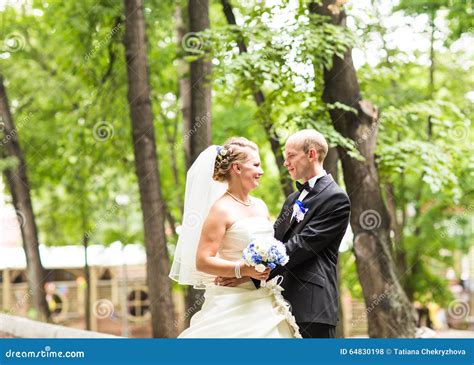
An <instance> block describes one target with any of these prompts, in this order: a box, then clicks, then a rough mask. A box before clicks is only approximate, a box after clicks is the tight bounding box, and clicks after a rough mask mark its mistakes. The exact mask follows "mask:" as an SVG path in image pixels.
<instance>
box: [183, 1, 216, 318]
mask: <svg viewBox="0 0 474 365" xmlns="http://www.w3.org/2000/svg"><path fill="white" fill-rule="evenodd" d="M188 17H189V30H190V32H191V33H190V35H191V34H194V33H197V32H201V31H204V30H206V29H208V28H209V2H208V0H189V1H188ZM198 42H201V40H198ZM211 72H212V67H211V63H210V62H208V61H207V60H205V59H204V58H202V57H200V58H199V59H197V60H195V61H193V62H191V66H190V85H186V81H185V80H182V84H181V85H180V87H182V91H183V93H186V92H187V90H186V88H187V87H188V86H189V87H190V96H191V97H190V100H189V102H190V106H191V108H190V115H189V129H188V130H187V129H186V127H187V123H188V121H187V120H186V119H185V120H184V123H185V128H184V130H185V131H186V132H185V133H187V134H184V138H183V140H184V141H185V153H186V154H187V159H186V162H187V168H188V169H189V167H190V166H191V165H192V164H193V162H194V161H195V160H196V158H197V157H198V156H199V154H200V153H201V152H202V151H204V150H205V149H206V148H207V147H208V146H209V145H210V144H211V130H212V129H211V128H212V125H211V90H212V87H211V83H210V76H211ZM185 102H186V99H183V108H184V106H185ZM184 112H185V110H184V109H183V113H184ZM183 117H185V118H186V116H185V115H184V114H183ZM186 144H188V145H187V147H186ZM187 149H188V151H189V152H187ZM203 295H204V293H203V291H202V290H196V289H194V288H193V287H191V286H189V287H188V289H187V291H186V303H185V304H186V314H187V315H186V317H185V327H188V326H189V321H190V319H191V317H192V315H193V314H194V313H196V312H197V311H198V310H200V309H201V307H202V303H203Z"/></svg>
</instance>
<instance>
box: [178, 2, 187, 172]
mask: <svg viewBox="0 0 474 365" xmlns="http://www.w3.org/2000/svg"><path fill="white" fill-rule="evenodd" d="M174 17H175V24H176V34H177V38H178V47H181V44H182V42H183V39H184V37H185V35H186V30H187V26H186V22H185V21H184V19H183V12H182V9H181V4H179V3H178V4H177V5H176V10H175V14H174ZM177 69H178V88H179V99H180V101H181V115H182V116H183V149H184V157H185V161H186V170H189V168H190V167H191V142H190V138H189V134H190V131H191V81H190V79H189V73H190V70H189V63H188V62H186V61H185V60H183V59H179V60H178V66H177Z"/></svg>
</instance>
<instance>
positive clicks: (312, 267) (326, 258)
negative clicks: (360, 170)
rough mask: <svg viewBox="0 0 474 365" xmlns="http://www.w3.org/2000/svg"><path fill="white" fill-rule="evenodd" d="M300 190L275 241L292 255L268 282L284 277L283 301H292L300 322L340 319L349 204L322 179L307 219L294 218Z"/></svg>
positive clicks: (310, 201) (290, 201)
mask: <svg viewBox="0 0 474 365" xmlns="http://www.w3.org/2000/svg"><path fill="white" fill-rule="evenodd" d="M299 195H300V192H299V191H296V192H294V193H293V194H291V195H290V196H289V197H288V198H287V199H286V201H285V203H284V204H283V208H282V209H281V212H280V215H279V216H278V219H277V220H276V222H275V225H274V229H275V238H276V239H278V240H280V241H282V242H283V243H284V244H285V246H286V249H287V253H288V255H289V257H290V260H289V262H288V263H287V264H286V265H285V266H279V267H277V268H276V269H275V270H273V271H272V273H271V274H270V279H271V278H273V277H275V276H276V275H283V277H284V280H283V282H282V284H281V285H282V286H283V288H284V289H285V291H284V292H283V293H282V294H283V296H284V298H285V299H286V300H287V301H288V302H290V304H291V308H292V312H293V315H294V316H295V317H296V321H297V322H313V323H326V324H330V325H334V326H335V325H336V324H337V321H338V289H337V258H338V252H339V245H340V244H341V240H342V237H343V236H344V234H345V232H346V229H347V226H348V224H349V216H350V201H349V197H348V196H347V194H346V193H345V192H344V191H343V190H342V189H341V188H340V187H339V186H338V185H337V184H336V182H335V181H334V179H333V178H332V176H331V175H326V176H323V177H321V178H320V179H318V180H317V181H316V184H315V185H314V187H313V189H311V191H310V192H309V193H308V195H307V196H306V197H305V198H304V199H303V204H304V206H305V207H306V208H308V211H307V213H306V214H305V217H304V219H303V220H302V221H301V222H297V221H296V219H293V220H292V221H291V222H290V219H291V215H292V213H293V204H294V202H295V201H296V199H297V198H298V197H299Z"/></svg>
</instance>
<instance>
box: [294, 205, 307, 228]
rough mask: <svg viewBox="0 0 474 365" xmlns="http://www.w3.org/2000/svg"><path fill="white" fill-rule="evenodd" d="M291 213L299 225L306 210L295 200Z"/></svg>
mask: <svg viewBox="0 0 474 365" xmlns="http://www.w3.org/2000/svg"><path fill="white" fill-rule="evenodd" d="M293 211H294V212H295V218H296V221H297V222H298V223H299V222H301V221H302V220H303V219H304V216H305V214H306V212H307V211H308V208H306V207H305V206H304V204H303V202H302V201H300V200H296V202H295V204H294V205H293Z"/></svg>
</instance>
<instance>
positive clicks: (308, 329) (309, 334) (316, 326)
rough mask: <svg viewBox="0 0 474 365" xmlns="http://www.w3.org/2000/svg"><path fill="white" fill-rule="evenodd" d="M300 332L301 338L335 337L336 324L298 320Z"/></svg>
mask: <svg viewBox="0 0 474 365" xmlns="http://www.w3.org/2000/svg"><path fill="white" fill-rule="evenodd" d="M297 325H298V326H299V327H300V333H301V336H303V338H335V337H336V326H331V325H330V324H326V323H311V322H299V323H297Z"/></svg>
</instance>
